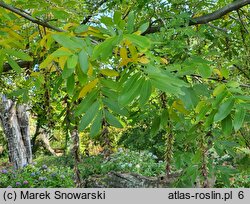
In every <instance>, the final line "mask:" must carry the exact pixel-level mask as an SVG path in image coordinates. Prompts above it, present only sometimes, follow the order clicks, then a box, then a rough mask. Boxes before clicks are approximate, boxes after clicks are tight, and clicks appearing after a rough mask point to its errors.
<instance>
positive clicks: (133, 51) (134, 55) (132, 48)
mask: <svg viewBox="0 0 250 204" xmlns="http://www.w3.org/2000/svg"><path fill="white" fill-rule="evenodd" d="M128 49H129V52H130V54H131V57H132V59H133V60H134V61H137V57H138V53H137V50H136V47H135V46H134V45H133V44H130V45H128Z"/></svg>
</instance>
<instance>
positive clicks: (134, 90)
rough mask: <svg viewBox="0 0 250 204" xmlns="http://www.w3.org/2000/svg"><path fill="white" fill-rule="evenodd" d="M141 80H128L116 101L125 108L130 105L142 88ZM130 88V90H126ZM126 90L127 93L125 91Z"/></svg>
mask: <svg viewBox="0 0 250 204" xmlns="http://www.w3.org/2000/svg"><path fill="white" fill-rule="evenodd" d="M142 82H143V79H142V78H132V77H131V78H130V79H129V80H128V82H127V83H126V84H125V87H124V89H123V91H122V94H121V95H120V97H119V98H118V101H119V103H120V104H121V105H123V106H125V105H128V104H129V103H131V102H132V101H133V100H134V99H135V98H136V97H137V96H139V94H140V90H141V89H142V88H143V87H142ZM128 87H130V88H128ZM126 90H128V91H126Z"/></svg>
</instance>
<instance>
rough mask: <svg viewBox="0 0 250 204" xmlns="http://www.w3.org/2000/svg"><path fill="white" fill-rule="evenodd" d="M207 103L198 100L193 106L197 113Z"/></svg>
mask: <svg viewBox="0 0 250 204" xmlns="http://www.w3.org/2000/svg"><path fill="white" fill-rule="evenodd" d="M206 105H207V103H206V102H205V101H200V102H199V103H198V104H197V106H196V107H195V112H196V113H199V112H200V111H201V109H202V108H203V107H204V106H206Z"/></svg>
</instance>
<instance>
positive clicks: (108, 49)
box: [92, 36, 121, 61]
mask: <svg viewBox="0 0 250 204" xmlns="http://www.w3.org/2000/svg"><path fill="white" fill-rule="evenodd" d="M120 40H121V36H114V37H111V38H108V39H106V40H105V41H104V42H102V43H100V44H99V45H97V46H95V48H94V50H93V55H92V58H93V60H95V59H98V58H100V59H101V60H103V61H104V60H106V59H107V58H108V57H109V56H111V55H112V51H113V48H114V46H115V45H117V44H118V43H119V42H120Z"/></svg>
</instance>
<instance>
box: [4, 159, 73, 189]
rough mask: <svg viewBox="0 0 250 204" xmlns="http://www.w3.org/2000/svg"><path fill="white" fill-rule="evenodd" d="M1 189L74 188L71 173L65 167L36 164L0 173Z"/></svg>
mask: <svg viewBox="0 0 250 204" xmlns="http://www.w3.org/2000/svg"><path fill="white" fill-rule="evenodd" d="M0 187H1V188H6V187H7V188H44V187H47V188H59V187H61V188H68V187H74V182H73V171H72V170H71V169H70V168H67V167H59V168H58V167H57V166H52V165H51V166H50V167H48V166H47V165H45V164H44V165H42V166H38V165H36V164H31V165H28V166H25V167H24V168H22V169H20V170H17V171H14V170H13V169H12V168H9V169H2V170H1V172H0Z"/></svg>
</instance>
